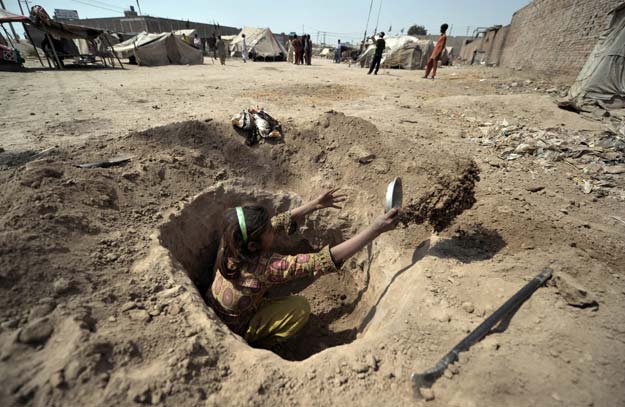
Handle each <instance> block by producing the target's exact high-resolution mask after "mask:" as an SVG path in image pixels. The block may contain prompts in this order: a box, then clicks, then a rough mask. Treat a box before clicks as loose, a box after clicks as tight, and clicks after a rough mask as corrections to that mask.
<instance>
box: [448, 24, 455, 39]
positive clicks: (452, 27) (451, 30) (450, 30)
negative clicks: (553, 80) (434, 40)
mask: <svg viewBox="0 0 625 407" xmlns="http://www.w3.org/2000/svg"><path fill="white" fill-rule="evenodd" d="M453 31H454V25H453V24H452V25H451V27H449V36H450V37H451V33H452V32H453Z"/></svg>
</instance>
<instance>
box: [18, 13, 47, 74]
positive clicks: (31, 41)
mask: <svg viewBox="0 0 625 407" xmlns="http://www.w3.org/2000/svg"><path fill="white" fill-rule="evenodd" d="M22 27H24V32H25V33H26V36H27V37H28V40H29V41H30V43H31V44H33V48H34V49H35V55H37V59H38V60H39V62H40V63H41V66H43V67H44V68H45V65H44V64H43V61H42V60H41V57H40V56H39V51H37V46H36V45H35V41H33V38H32V37H31V36H30V33H29V32H28V29H27V28H26V24H25V23H22ZM48 62H50V61H48Z"/></svg>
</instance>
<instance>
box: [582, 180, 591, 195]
mask: <svg viewBox="0 0 625 407" xmlns="http://www.w3.org/2000/svg"><path fill="white" fill-rule="evenodd" d="M582 191H584V193H585V194H589V193H591V192H592V183H591V182H590V181H584V185H583V186H582Z"/></svg>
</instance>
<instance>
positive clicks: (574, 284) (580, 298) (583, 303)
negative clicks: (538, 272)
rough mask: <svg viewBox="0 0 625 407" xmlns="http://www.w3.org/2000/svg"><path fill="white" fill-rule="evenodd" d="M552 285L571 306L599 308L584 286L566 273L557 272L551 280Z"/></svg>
mask: <svg viewBox="0 0 625 407" xmlns="http://www.w3.org/2000/svg"><path fill="white" fill-rule="evenodd" d="M550 284H552V285H554V286H555V287H556V288H557V289H558V294H560V295H561V296H562V298H563V299H564V300H565V301H566V302H567V304H569V305H571V306H573V307H579V308H588V307H592V308H595V309H597V308H599V303H598V302H597V300H596V299H595V297H594V295H592V294H591V293H590V292H589V291H588V290H587V289H586V288H585V287H583V286H582V285H581V284H580V283H579V282H578V281H577V280H575V279H574V278H573V277H572V276H570V275H569V274H566V273H562V272H560V273H557V274H556V275H554V276H553V279H552V280H551V283H550Z"/></svg>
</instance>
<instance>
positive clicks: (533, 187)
mask: <svg viewBox="0 0 625 407" xmlns="http://www.w3.org/2000/svg"><path fill="white" fill-rule="evenodd" d="M543 189H545V187H544V185H530V186H529V187H527V188H525V190H526V191H529V192H539V191H542V190H543Z"/></svg>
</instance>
